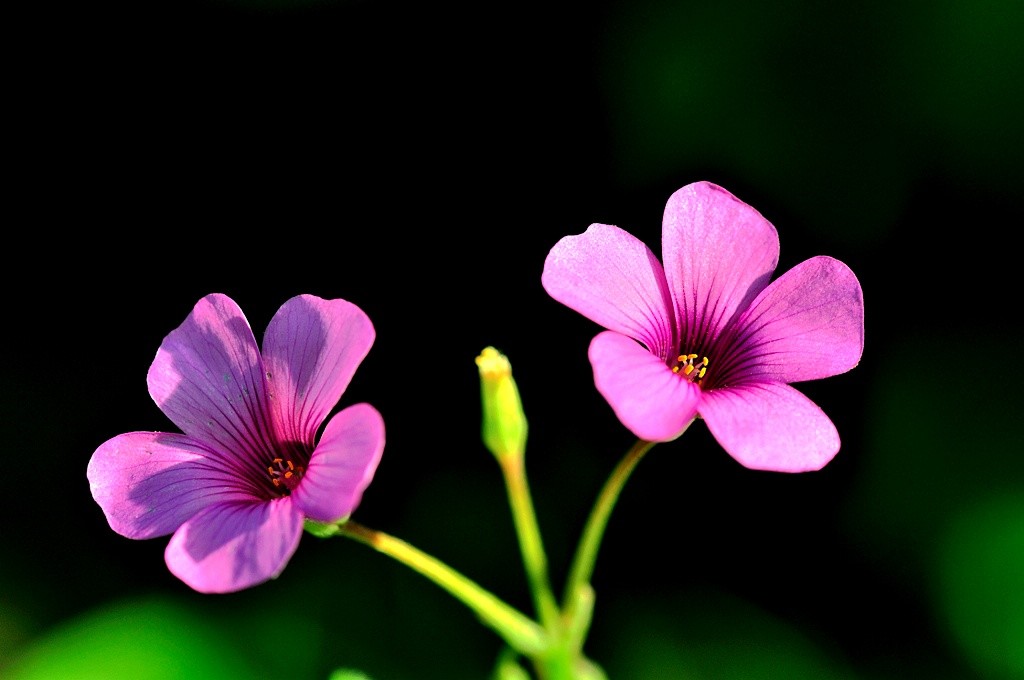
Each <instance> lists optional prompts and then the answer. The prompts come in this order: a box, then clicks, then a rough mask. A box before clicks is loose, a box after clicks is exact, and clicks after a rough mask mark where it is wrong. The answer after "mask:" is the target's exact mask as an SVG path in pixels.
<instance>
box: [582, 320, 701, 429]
mask: <svg viewBox="0 0 1024 680" xmlns="http://www.w3.org/2000/svg"><path fill="white" fill-rule="evenodd" d="M589 356H590V363H591V365H592V366H593V368H594V384H595V385H596V386H597V390H598V392H600V393H601V395H602V396H604V398H605V399H606V400H607V401H608V404H609V405H610V406H611V407H612V410H613V411H615V415H616V416H618V418H619V420H620V421H621V422H622V424H623V425H625V426H626V427H627V428H628V429H629V430H630V431H631V432H632V433H633V434H635V435H636V436H637V437H639V438H640V439H645V440H647V441H653V442H665V441H670V440H672V439H675V438H677V437H678V436H679V435H681V434H682V433H683V432H684V431H685V430H686V428H687V426H689V424H690V423H691V422H692V421H693V418H694V416H696V414H697V405H698V403H699V402H700V400H701V392H700V388H699V387H697V385H695V384H694V383H692V382H690V381H689V380H685V379H683V378H681V377H680V376H679V375H677V374H675V373H673V372H672V369H670V368H669V367H668V366H667V365H666V364H665V362H664V361H662V360H661V359H659V358H658V357H656V356H655V355H653V354H651V353H650V352H648V351H647V350H646V349H644V348H643V347H641V346H640V345H639V344H637V342H636V341H634V340H632V339H631V338H628V337H626V336H625V335H622V334H620V333H616V332H614V331H604V332H602V333H599V334H598V335H597V336H595V337H594V339H593V340H592V341H591V342H590V351H589Z"/></svg>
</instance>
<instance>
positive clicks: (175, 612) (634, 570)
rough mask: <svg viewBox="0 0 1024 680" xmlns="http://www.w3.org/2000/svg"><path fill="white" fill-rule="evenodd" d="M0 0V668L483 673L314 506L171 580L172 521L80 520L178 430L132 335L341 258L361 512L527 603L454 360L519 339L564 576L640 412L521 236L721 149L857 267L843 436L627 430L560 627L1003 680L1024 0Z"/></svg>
mask: <svg viewBox="0 0 1024 680" xmlns="http://www.w3.org/2000/svg"><path fill="white" fill-rule="evenodd" d="M15 12H16V13H18V14H19V16H18V17H17V19H18V21H16V22H14V23H13V24H12V25H15V26H18V27H19V31H18V33H19V36H18V38H17V39H16V43H15V47H16V50H15V51H16V52H17V54H18V55H19V56H18V59H17V60H16V62H15V64H14V68H13V69H12V70H13V71H14V73H13V75H12V82H11V84H10V86H9V89H8V92H9V94H8V101H9V102H12V103H11V104H9V107H10V108H11V109H12V112H13V114H14V116H15V117H16V119H17V120H16V123H15V124H13V125H11V126H10V128H9V133H8V137H9V147H10V150H9V153H8V154H6V155H7V157H8V159H9V164H10V167H11V175H12V176H13V179H10V180H8V194H9V196H10V197H11V206H12V209H11V210H10V215H9V217H8V219H7V220H5V222H7V224H8V228H9V229H10V230H11V234H12V236H11V238H10V240H9V243H8V245H7V249H6V253H7V255H8V257H7V260H8V266H7V267H6V268H5V269H4V274H3V276H4V283H5V284H6V286H5V291H6V292H7V295H6V296H5V297H6V308H5V311H6V314H5V318H4V322H3V323H4V333H3V341H2V342H3V347H2V349H3V350H4V352H3V355H4V356H5V357H7V362H5V369H4V374H3V378H2V381H3V382H2V383H0V384H2V385H3V387H4V389H3V390H0V406H2V412H3V413H4V414H5V416H4V418H3V420H2V422H3V431H2V433H0V434H2V437H0V441H2V442H4V449H5V450H4V452H3V453H4V456H3V459H4V461H5V464H4V469H5V471H6V474H5V477H4V493H3V494H2V496H0V498H2V500H0V503H2V506H0V508H2V510H3V517H4V520H3V522H2V523H0V527H2V528H0V532H2V533H0V538H2V539H3V540H2V545H3V546H4V547H3V549H2V551H0V582H2V583H3V584H4V587H3V589H0V677H2V678H4V679H9V680H51V679H54V678H61V679H62V680H63V679H68V680H90V679H93V678H96V679H97V680H99V679H104V680H107V679H110V678H130V679H131V680H178V679H179V678H180V679H183V680H184V679H188V680H199V679H202V678H212V679H216V680H225V679H235V678H237V679H239V680H243V679H244V680H248V679H261V678H287V679H288V680H342V679H344V680H356V679H359V680H368V679H372V680H404V679H413V680H429V679H431V678H444V679H446V680H457V679H461V678H466V679H479V678H486V677H490V674H491V673H492V671H493V669H495V668H496V664H498V662H499V659H500V655H501V652H502V650H501V645H500V641H499V640H498V639H497V638H496V637H495V636H494V635H493V634H492V633H490V632H489V630H488V629H486V628H485V627H483V626H482V625H480V624H479V623H478V622H477V621H476V620H474V619H473V617H472V615H471V614H470V612H469V611H468V610H466V609H465V608H464V607H463V606H462V605H460V604H459V603H457V602H455V601H454V600H452V598H450V597H449V596H448V595H446V594H445V593H444V592H442V591H440V590H439V589H438V588H437V587H436V586H434V585H433V584H431V583H429V582H428V581H426V580H425V579H423V578H422V577H421V576H418V575H416V574H414V573H412V572H409V571H408V570H407V569H404V568H403V567H401V566H400V565H398V564H396V563H393V562H390V561H388V559H387V558H385V557H383V556H381V555H378V554H376V553H374V552H372V551H371V550H369V549H367V548H366V547H365V546H362V545H358V544H356V543H354V542H351V541H346V540H345V539H342V538H337V537H333V538H322V539H318V538H316V537H314V536H312V535H305V536H304V537H303V539H302V543H301V545H300V547H299V550H298V552H297V553H296V555H295V557H294V558H293V559H292V560H291V562H290V563H289V565H288V566H287V568H286V569H285V571H284V572H283V574H282V575H281V576H280V577H279V578H278V579H276V580H275V581H273V582H270V583H267V584H265V585H262V586H259V587H257V588H254V589H251V590H249V591H245V592H242V593H237V594H233V595H227V596H202V595H199V594H198V593H194V592H192V591H190V590H189V589H188V588H187V587H185V586H184V585H183V584H181V583H180V582H179V581H177V580H176V579H175V578H174V577H173V576H171V575H170V574H169V573H168V572H167V570H166V567H165V566H164V563H163V548H164V546H165V545H166V540H165V539H154V540H151V541H142V542H134V541H129V540H127V539H123V538H121V537H119V536H117V535H115V534H114V533H113V532H111V531H110V530H109V528H108V527H107V525H106V522H105V521H104V518H103V515H102V512H101V511H100V509H99V508H98V506H96V504H95V503H94V502H93V501H92V499H91V497H90V495H89V489H88V483H87V480H86V478H85V469H86V465H87V462H88V459H89V456H90V455H91V454H92V452H93V450H95V448H96V447H98V446H99V445H100V444H101V443H102V442H103V441H105V440H106V439H107V438H110V437H113V436H115V435H117V434H120V433H122V432H127V431H132V430H167V429H171V428H172V425H171V424H170V423H169V422H168V421H167V420H166V418H164V417H163V415H162V414H161V413H160V412H159V410H158V409H157V408H156V406H155V404H153V402H152V400H151V399H150V398H149V397H148V394H147V392H146V382H145V375H146V371H147V369H148V367H149V363H150V362H151V361H152V358H153V355H154V354H155V352H156V349H157V347H158V346H159V344H160V341H161V340H162V338H163V336H164V335H166V334H167V333H168V332H169V331H171V330H172V329H173V328H174V327H176V326H177V325H178V324H179V323H181V321H182V320H183V319H184V318H185V316H186V314H187V313H188V312H189V310H190V309H191V307H192V305H193V304H194V303H195V301H196V300H198V299H199V298H200V297H201V296H203V295H205V294H207V293H211V292H224V293H227V294H229V295H232V297H234V298H235V299H236V301H238V302H239V304H240V305H241V307H242V309H243V310H245V312H246V314H247V316H248V318H249V320H250V322H251V323H252V326H253V328H254V331H255V332H256V335H257V338H260V337H261V335H262V330H263V328H264V327H265V326H266V322H267V321H268V320H269V318H270V316H271V315H272V314H273V312H274V311H275V310H276V309H277V307H278V306H279V305H280V304H281V303H282V302H284V300H286V299H287V298H289V297H291V296H292V295H296V294H299V293H306V292H309V293H315V294H318V295H322V296H325V297H344V298H346V299H349V300H351V301H353V302H355V303H357V304H359V305H360V306H362V307H363V308H364V310H366V311H367V313H368V314H369V315H370V317H371V319H372V320H373V321H374V324H375V326H376V329H377V341H376V343H375V345H374V348H373V349H372V350H371V352H370V356H369V357H368V358H367V360H366V362H364V364H363V365H362V366H361V367H360V369H359V371H358V373H357V375H356V378H355V379H354V380H353V382H352V385H351V386H350V387H349V390H348V392H347V393H346V395H345V396H344V397H343V399H342V403H341V405H342V406H344V405H349V404H352V403H356V402H359V401H367V402H370V403H372V404H374V405H375V406H376V407H377V408H378V409H379V410H380V411H381V412H382V413H383V415H384V418H385V422H386V424H387V428H388V443H387V447H386V449H385V453H384V458H383V461H382V463H381V466H380V468H379V470H378V473H377V476H376V478H375V481H374V482H373V484H372V485H371V486H370V488H369V489H368V490H367V492H366V494H365V497H364V500H363V503H362V505H361V506H360V507H359V508H357V510H356V512H355V513H354V515H353V518H354V519H357V520H358V521H360V522H361V523H363V524H366V525H368V526H370V527H372V528H375V529H380V530H383V531H386V532H388V533H391V534H393V535H395V536H398V537H399V538H402V539H404V540H407V541H409V542H410V543H412V544H413V545H415V546H417V547H419V548H420V549H423V550H425V551H427V552H429V553H431V554H433V555H435V556H436V557H438V558H440V559H442V560H444V561H445V562H447V563H448V564H450V565H451V566H453V567H455V568H456V569H458V570H459V571H461V572H462V573H464V574H466V575H467V576H469V577H470V578H473V579H474V580H476V581H477V582H479V583H480V584H481V585H483V586H484V587H487V588H489V589H491V590H492V591H493V592H494V593H495V594H497V595H499V596H500V597H503V598H505V599H506V600H507V601H509V602H510V603H511V604H513V605H515V606H517V607H520V608H521V609H523V610H524V611H530V606H531V605H530V598H529V594H528V592H527V590H526V581H525V577H524V576H523V574H522V568H521V562H520V557H519V554H518V552H517V546H516V544H515V532H514V528H513V525H512V521H511V517H510V515H509V512H508V507H507V505H506V502H505V497H504V490H503V487H502V482H501V478H500V474H499V472H498V469H497V467H496V466H495V464H494V460H493V458H492V457H491V456H490V454H489V453H488V452H487V450H486V448H485V447H484V445H483V443H482V442H481V440H480V427H481V423H480V415H481V413H480V400H479V398H480V390H479V383H478V373H477V368H476V366H475V364H474V358H475V357H476V356H477V355H478V354H479V353H480V351H481V350H482V349H483V348H484V347H487V346H490V345H493V346H495V347H497V348H498V349H499V350H500V351H501V352H502V353H504V354H506V355H507V356H508V357H509V359H510V361H511V362H512V363H513V365H514V366H515V367H516V380H517V384H518V388H519V391H520V394H521V396H522V402H523V408H524V410H525V412H526V417H527V418H528V419H529V422H530V435H529V441H528V443H527V454H526V460H527V471H528V473H529V475H530V485H531V489H532V491H533V493H534V496H535V497H534V501H535V505H536V507H537V512H538V515H539V521H540V524H541V529H542V531H543V533H544V540H545V547H546V548H547V551H548V557H549V561H550V567H551V573H552V578H553V580H554V582H555V587H556V590H558V588H559V586H560V584H561V582H562V579H563V578H564V575H565V573H566V569H567V567H568V563H569V560H570V558H571V555H572V550H573V549H574V547H575V542H576V540H577V538H578V534H579V530H580V528H581V527H582V524H583V521H584V519H585V517H586V513H587V512H588V511H589V509H590V504H591V503H592V502H593V500H594V498H595V496H596V494H597V492H598V489H599V488H600V485H601V484H602V483H603V481H604V479H605V478H606V476H607V475H608V474H609V473H610V472H611V470H612V468H613V467H614V465H615V463H616V462H617V461H618V459H619V458H620V457H621V456H622V455H623V454H624V453H625V451H626V450H627V449H628V447H629V446H630V445H631V444H632V441H631V439H630V437H629V436H628V433H627V432H626V431H625V430H624V428H622V427H621V426H620V425H619V424H618V423H617V422H616V421H615V419H614V416H613V414H612V413H611V411H610V409H609V408H608V407H607V405H606V404H605V403H604V402H603V401H602V400H601V398H600V397H599V395H597V394H596V391H595V390H594V388H593V383H592V378H591V374H590V369H589V365H588V363H587V359H586V348H587V343H588V342H589V340H590V338H591V337H592V335H593V334H594V333H596V331H597V329H596V328H595V327H594V326H593V325H592V324H590V323H589V322H587V321H586V320H584V319H581V318H579V317H578V315H576V314H575V313H574V312H571V311H570V310H568V309H566V308H563V307H560V306H559V305H557V303H554V302H553V301H552V300H550V298H548V297H547V296H546V295H545V294H544V292H543V290H542V289H541V287H540V272H541V269H542V265H543V260H544V256H545V255H546V253H547V251H548V249H549V248H550V247H551V246H552V245H554V243H555V242H556V241H557V240H558V239H559V238H560V237H561V236H564V235H566V234H570V233H580V232H582V231H584V230H585V229H586V227H587V226H588V225H589V224H590V223H592V222H603V223H609V224H617V225H619V226H621V227H623V228H625V229H627V230H629V231H631V232H632V233H634V234H635V235H637V236H638V237H639V238H641V239H643V240H644V241H646V242H647V243H648V244H649V245H650V246H651V247H652V249H653V250H654V251H655V252H656V253H660V227H661V213H662V210H663V208H664V203H665V200H666V199H667V198H668V196H669V195H670V194H671V193H672V191H674V190H675V189H677V188H679V187H680V186H682V185H684V184H687V183H689V182H692V181H697V180H710V181H714V182H717V183H719V184H721V185H722V186H724V187H726V188H727V189H729V190H730V191H732V192H733V193H735V194H736V195H737V196H739V197H740V198H741V199H743V200H745V201H747V202H748V203H750V204H751V205H753V206H754V207H755V208H757V209H759V210H760V211H761V212H762V213H763V214H764V215H765V216H766V217H767V218H768V219H769V220H770V221H772V222H773V224H775V226H776V227H777V228H778V230H779V233H780V239H781V244H782V254H781V262H780V265H779V269H778V272H777V273H782V271H785V270H786V269H788V268H789V267H791V266H793V265H794V264H796V263H798V262H799V261H801V260H803V259H806V258H807V257H811V256H814V255H818V254H828V255H832V256H834V257H837V258H839V259H841V260H843V261H844V262H846V263H847V264H849V265H850V266H851V267H852V269H853V270H854V271H855V272H856V273H857V275H858V277H860V279H861V282H862V284H863V286H864V292H865V309H866V323H867V332H866V348H865V353H864V358H863V360H862V362H861V365H860V366H858V367H857V368H855V369H853V371H851V372H850V373H848V374H844V375H843V376H838V377H836V378H832V379H828V380H824V381H819V382H814V383H807V384H804V385H800V386H798V387H799V388H800V389H802V390H803V391H804V392H805V393H806V394H808V396H810V397H811V398H812V399H814V400H815V401H816V402H817V403H818V404H819V405H820V406H822V408H823V409H824V410H825V411H826V413H828V414H829V415H830V417H831V418H832V419H833V421H834V422H835V423H836V425H837V427H838V429H839V432H840V435H841V437H842V439H843V448H842V450H841V451H840V453H839V455H838V456H837V458H836V459H835V460H834V461H833V462H832V463H830V464H829V465H828V466H827V467H826V468H825V469H824V470H822V471H821V472H818V473H811V474H806V475H797V476H786V475H778V474H772V473H761V472H753V471H750V470H745V469H743V468H741V467H740V466H739V465H737V464H736V463H734V462H733V461H732V460H731V459H729V458H728V456H727V455H726V454H725V453H724V452H723V451H722V450H721V449H720V448H719V447H718V446H717V445H716V444H715V442H714V440H713V438H711V437H710V435H709V434H708V433H707V431H706V428H704V427H702V426H700V424H699V423H698V425H696V426H694V427H693V428H691V429H690V431H689V432H687V433H686V434H685V435H684V436H683V437H682V438H681V439H680V440H678V441H676V442H672V443H669V444H663V445H659V446H657V447H655V448H654V449H653V450H652V451H651V453H649V454H648V455H647V457H646V458H645V459H644V461H643V462H642V463H641V464H640V466H639V467H638V469H637V470H636V472H635V473H634V475H633V477H632V478H631V480H630V482H629V483H628V484H627V486H626V488H625V491H624V492H623V495H622V497H621V498H620V501H619V505H618V507H617V509H616V512H615V514H613V516H612V520H611V522H610V524H609V527H608V531H607V537H606V539H605V543H604V545H603V547H602V552H601V555H600V557H599V560H598V565H597V570H596V572H595V575H594V587H595V590H596V593H597V600H596V610H595V618H594V624H593V627H592V629H591V633H590V638H589V642H588V645H587V653H588V656H589V657H590V658H592V659H594V660H595V661H597V662H598V663H600V664H601V665H602V666H603V668H604V669H605V670H606V671H607V672H608V674H609V677H610V679H611V680H634V679H636V680H660V679H662V678H664V679H669V680H676V679H680V680H689V679H694V680H731V679H737V680H749V679H754V680H759V679H761V678H765V679H768V678H772V679H775V678H785V679H787V680H799V679H802V678H806V679H808V680H903V679H906V678H929V679H930V680H965V679H966V680H970V679H975V678H976V679H977V680H1021V679H1024V456H1022V454H1024V436H1022V428H1021V427H1020V413H1021V407H1022V405H1024V401H1022V399H1021V397H1020V396H1019V393H1020V388H1019V386H1020V385H1021V384H1022V382H1024V374H1022V369H1021V363H1020V353H1021V340H1020V339H1021V337H1022V335H1021V333H1022V324H1021V321H1020V314H1019V307H1020V300H1021V292H1022V286H1021V277H1020V272H1019V265H1018V260H1019V256H1018V254H1017V253H1018V246H1017V245H1016V243H1017V241H1018V240H1019V239H1018V238H1017V236H1015V234H1016V232H1017V231H1019V228H1020V227H1021V224H1022V217H1024V194H1022V193H1021V186H1022V184H1021V180H1022V179H1024V177H1022V171H1021V168H1022V161H1024V132H1022V131H1024V126H1022V125H1021V121H1022V120H1024V42H1022V41H1021V40H1020V36H1021V35H1022V34H1024V4H1021V3H1019V2H1016V1H1014V0H981V1H980V2H974V1H972V2H968V1H967V0H939V1H938V2H929V3H925V2H896V3H883V2H867V3H857V4H852V5H851V4H835V3H833V4H830V5H829V4H822V3H814V2H809V1H807V0H796V1H794V2H785V3H781V4H780V3H763V2H754V1H753V0H741V1H739V2H733V3H699V2H692V1H675V2H673V1H669V0H632V1H626V0H603V1H601V2H594V3H582V2H565V3H550V4H541V3H517V4H512V5H493V6H492V5H486V4H485V5H479V4H470V3H447V4H441V5H432V4H429V3H412V2H398V3H381V2H375V1H373V0H345V1H341V0H339V1H337V2H331V1H330V0H317V1H312V0H311V1H308V2H294V3H293V2H286V1H285V0H251V2H250V0H220V1H218V0H189V1H187V2H184V3H173V4H171V3H164V4H161V3H142V4H139V3H128V2H118V1H108V0H101V2H99V3H94V4H82V3H75V4H70V3H69V4H68V5H67V6H58V5H52V4H46V5H32V6H28V5H26V6H19V7H18V9H16V10H15ZM22 14H23V15H24V16H22Z"/></svg>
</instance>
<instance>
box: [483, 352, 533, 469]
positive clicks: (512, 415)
mask: <svg viewBox="0 0 1024 680" xmlns="http://www.w3.org/2000/svg"><path fill="white" fill-rule="evenodd" d="M476 365H477V367H478V368H479V369H480V394H481V401H482V402H483V440H484V444H485V445H486V446H487V448H488V449H490V451H491V453H493V454H494V455H495V456H496V457H498V458H499V459H501V458H503V457H504V456H522V455H523V453H524V452H525V450H526V429H527V427H526V416H525V415H524V414H523V405H522V402H520V400H519V389H518V388H517V387H516V381H515V380H513V379H512V365H511V364H510V363H509V361H508V357H506V356H505V355H504V354H502V353H501V352H499V351H498V350H496V349H494V348H493V347H488V348H486V349H484V351H483V352H481V353H480V356H478V357H477V358H476Z"/></svg>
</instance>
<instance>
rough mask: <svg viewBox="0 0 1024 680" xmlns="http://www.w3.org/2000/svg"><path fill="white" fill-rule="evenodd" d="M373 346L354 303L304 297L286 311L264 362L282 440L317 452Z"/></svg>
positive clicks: (267, 343)
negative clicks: (327, 422) (321, 431)
mask: <svg viewBox="0 0 1024 680" xmlns="http://www.w3.org/2000/svg"><path fill="white" fill-rule="evenodd" d="M373 341H374V328H373V324H371V323H370V318H369V317H368V316H367V315H366V314H365V313H363V311H362V310H361V309H359V307H357V306H355V305H354V304H352V303H351V302H347V301H345V300H323V299H321V298H318V297H315V296H313V295H300V296H297V297H294V298H292V299H290V300H288V301H287V302H285V303H284V305H282V306H281V309H280V310H278V312H277V314H275V315H274V318H273V319H272V320H271V321H270V324H269V325H268V327H267V332H266V335H265V336H264V338H263V360H264V362H265V364H266V367H267V373H268V374H269V375H268V377H267V380H268V382H269V385H270V390H271V393H272V395H273V397H272V400H271V404H272V405H273V407H274V409H275V412H276V417H275V420H276V423H277V426H278V427H279V428H281V431H280V432H279V436H280V437H281V438H282V439H284V440H291V441H299V442H303V443H305V444H306V445H308V446H312V444H313V438H314V437H315V435H316V431H317V428H319V427H320V424H321V423H323V421H324V419H325V418H326V417H327V415H328V413H330V411H331V409H332V408H334V406H335V405H336V404H337V403H338V400H339V399H340V398H341V395H342V393H343V392H344V391H345V388H346V387H348V384H349V382H350V381H351V380H352V376H353V375H354V374H355V372H356V368H358V366H359V364H360V362H362V360H363V359H364V358H365V357H366V355H367V353H368V352H369V351H370V346H371V345H373Z"/></svg>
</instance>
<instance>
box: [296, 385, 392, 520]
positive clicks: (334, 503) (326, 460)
mask: <svg viewBox="0 0 1024 680" xmlns="http://www.w3.org/2000/svg"><path fill="white" fill-rule="evenodd" d="M383 452H384V419H383V418H381V415H380V413H378V412H377V409H375V408H373V407H372V406H370V405H369V404H356V405H355V406H349V407H348V408H346V409H345V410H343V411H341V412H340V413H338V414H337V415H336V416H334V417H333V418H331V420H330V422H328V423H327V427H326V428H324V433H323V436H321V437H320V442H319V443H318V444H317V447H316V449H315V450H314V451H313V456H312V458H311V459H310V461H309V469H308V470H307V471H306V474H305V476H304V477H303V478H302V483H300V484H299V486H298V487H297V488H296V489H295V491H293V492H292V496H291V498H292V501H293V502H294V503H295V505H296V506H297V507H298V508H299V509H300V510H301V511H302V513H303V514H304V515H305V516H306V517H309V518H310V519H313V520H316V521H319V522H336V521H337V520H339V519H341V518H343V517H347V516H348V515H350V514H352V511H353V510H355V508H356V506H357V505H359V501H360V500H361V499H362V496H363V491H364V490H365V489H366V487H367V486H368V485H369V484H370V480H372V479H373V473H374V472H375V471H376V470H377V464H378V463H380V458H381V454H382V453H383Z"/></svg>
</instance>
